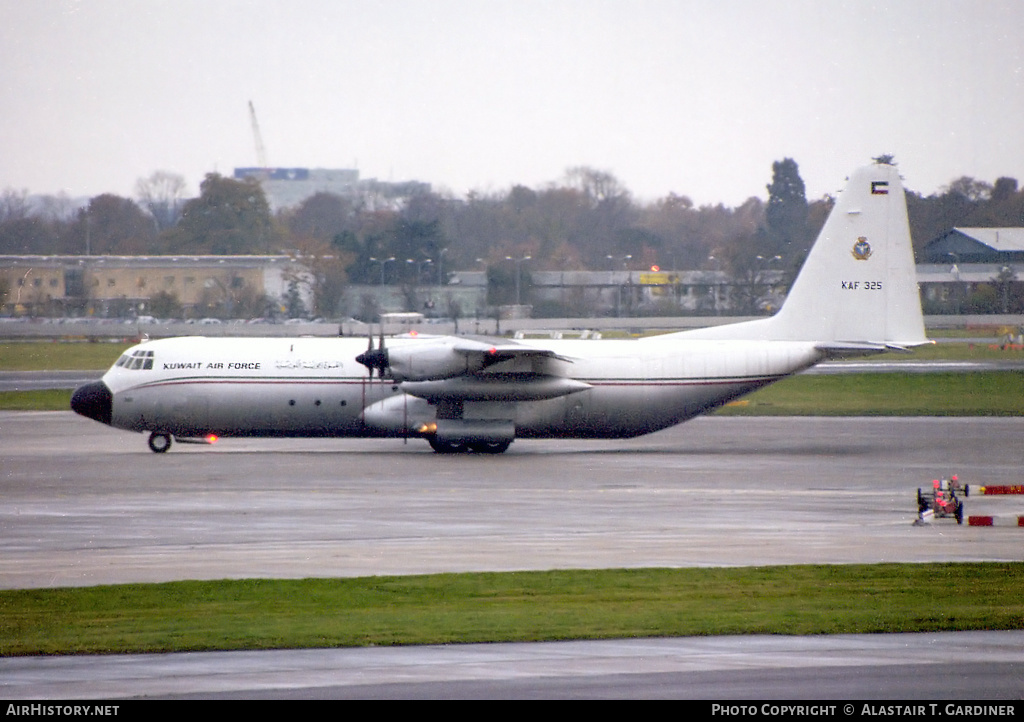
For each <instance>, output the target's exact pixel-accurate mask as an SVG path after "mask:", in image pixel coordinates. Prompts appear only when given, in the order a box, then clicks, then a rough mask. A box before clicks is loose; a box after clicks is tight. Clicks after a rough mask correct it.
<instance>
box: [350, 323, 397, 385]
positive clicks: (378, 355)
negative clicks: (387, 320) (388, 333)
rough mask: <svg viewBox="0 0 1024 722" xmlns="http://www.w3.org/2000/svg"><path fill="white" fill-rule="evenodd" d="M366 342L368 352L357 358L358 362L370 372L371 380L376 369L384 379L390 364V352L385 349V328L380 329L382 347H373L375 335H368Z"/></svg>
mask: <svg viewBox="0 0 1024 722" xmlns="http://www.w3.org/2000/svg"><path fill="white" fill-rule="evenodd" d="M366 340H367V344H366V351H365V352H364V353H361V354H359V355H358V356H356V361H358V362H359V363H361V364H362V365H363V366H365V367H366V368H367V369H369V370H370V378H371V379H372V378H373V370H374V369H376V370H377V375H378V377H380V378H384V372H385V371H386V370H387V368H388V366H389V364H390V361H389V359H388V350H387V349H386V348H384V328H383V327H381V329H380V345H379V346H378V347H377V348H374V347H373V333H368V334H367V335H366Z"/></svg>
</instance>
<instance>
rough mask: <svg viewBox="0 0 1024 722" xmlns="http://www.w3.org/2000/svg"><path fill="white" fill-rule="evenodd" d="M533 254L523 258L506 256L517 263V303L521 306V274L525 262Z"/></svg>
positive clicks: (507, 259)
mask: <svg viewBox="0 0 1024 722" xmlns="http://www.w3.org/2000/svg"><path fill="white" fill-rule="evenodd" d="M530 258H532V256H523V257H522V258H512V256H505V260H506V261H512V262H513V263H515V264H516V305H517V306H521V305H522V302H521V296H520V287H521V285H522V281H521V276H522V275H523V263H524V262H526V261H529V260H530Z"/></svg>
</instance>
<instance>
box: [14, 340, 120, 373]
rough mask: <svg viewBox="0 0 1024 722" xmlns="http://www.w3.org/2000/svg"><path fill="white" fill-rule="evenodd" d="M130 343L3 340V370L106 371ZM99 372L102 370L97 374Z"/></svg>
mask: <svg viewBox="0 0 1024 722" xmlns="http://www.w3.org/2000/svg"><path fill="white" fill-rule="evenodd" d="M129 345H130V344H126V343H124V342H123V341H118V342H95V343H90V342H77V343H68V342H63V341H17V342H7V343H0V371H78V370H82V369H84V370H95V371H101V372H102V371H106V370H107V369H108V368H110V367H111V366H112V365H113V364H114V362H115V361H117V357H118V356H120V355H121V354H122V353H123V352H124V350H125V349H126V348H128V346H129ZM97 375H100V374H97Z"/></svg>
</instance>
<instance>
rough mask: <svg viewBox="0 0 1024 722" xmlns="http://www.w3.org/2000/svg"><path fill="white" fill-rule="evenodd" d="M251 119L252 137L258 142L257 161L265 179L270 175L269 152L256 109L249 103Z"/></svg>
mask: <svg viewBox="0 0 1024 722" xmlns="http://www.w3.org/2000/svg"><path fill="white" fill-rule="evenodd" d="M249 118H250V119H251V120H252V135H253V138H254V139H255V140H256V160H257V162H259V164H260V170H262V171H263V173H262V175H263V177H264V178H266V177H267V176H269V175H270V165H269V164H268V163H267V150H266V148H264V147H263V136H261V135H260V124H259V121H257V120H256V107H255V106H254V105H253V104H252V101H251V100H250V101H249Z"/></svg>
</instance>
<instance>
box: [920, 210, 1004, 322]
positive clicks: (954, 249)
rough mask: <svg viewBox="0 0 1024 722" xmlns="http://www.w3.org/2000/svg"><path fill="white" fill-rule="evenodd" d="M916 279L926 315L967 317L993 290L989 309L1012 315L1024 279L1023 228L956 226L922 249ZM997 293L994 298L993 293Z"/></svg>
mask: <svg viewBox="0 0 1024 722" xmlns="http://www.w3.org/2000/svg"><path fill="white" fill-rule="evenodd" d="M920 256H921V261H922V262H921V263H919V264H918V266H917V281H918V283H919V284H920V286H921V300H922V302H923V303H924V307H925V312H926V313H939V312H941V313H962V312H967V311H971V310H978V309H975V308H972V306H977V305H978V304H979V298H978V297H977V296H976V295H975V294H976V293H977V292H978V291H979V289H980V288H981V287H983V286H984V287H988V288H989V289H990V290H989V294H990V301H989V304H988V305H989V306H990V307H991V308H992V310H996V311H1003V312H1006V311H1013V310H1015V309H1014V306H1016V305H1018V304H1017V303H1016V302H1015V301H1014V299H1016V298H1018V297H1019V296H1020V292H1021V288H1020V286H1021V283H1020V282H1021V279H1024V228H954V229H953V230H951V231H947V232H946V233H943V234H942V235H941V236H939V237H938V238H936V239H934V240H932V241H930V242H929V243H928V244H927V245H925V247H924V248H923V249H922V251H921V254H920ZM993 294H994V295H993Z"/></svg>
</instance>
